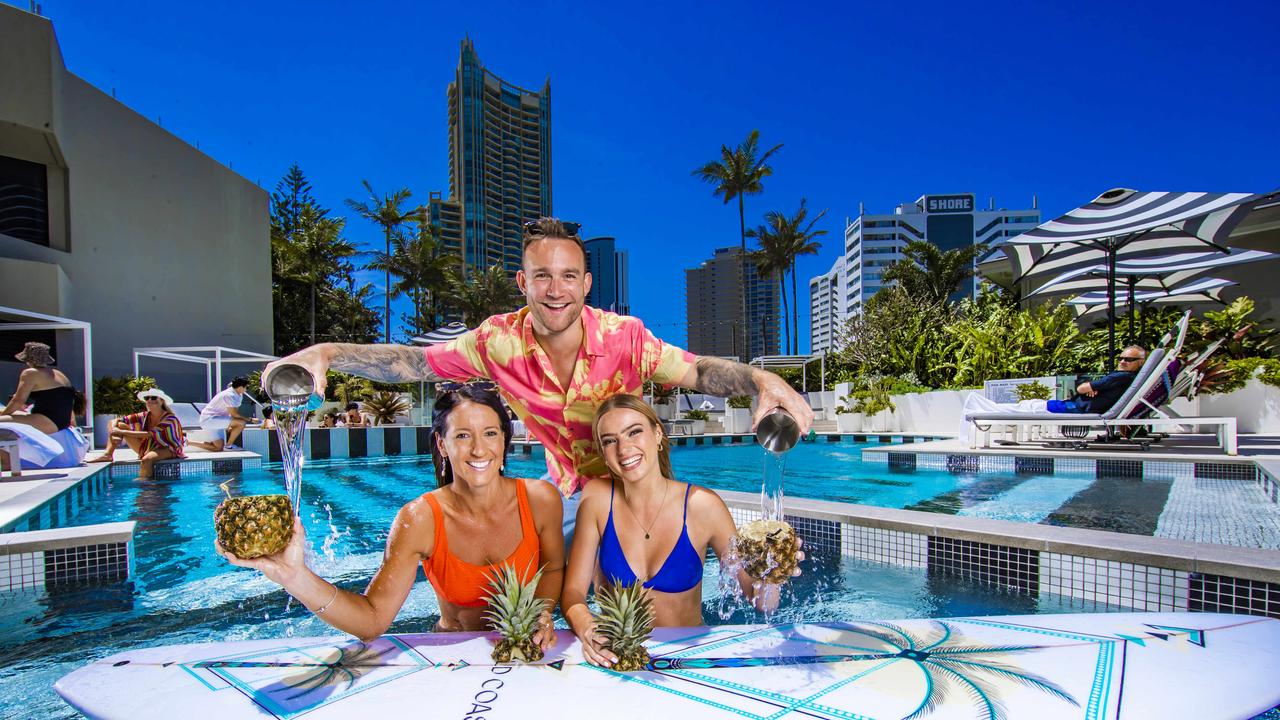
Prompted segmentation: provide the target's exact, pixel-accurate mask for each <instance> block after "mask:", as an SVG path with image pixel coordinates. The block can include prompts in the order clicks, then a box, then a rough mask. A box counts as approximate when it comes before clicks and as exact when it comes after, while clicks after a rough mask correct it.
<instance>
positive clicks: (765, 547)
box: [737, 520, 800, 585]
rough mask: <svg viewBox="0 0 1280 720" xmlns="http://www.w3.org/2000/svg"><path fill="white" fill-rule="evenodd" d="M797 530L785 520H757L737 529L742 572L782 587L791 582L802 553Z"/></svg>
mask: <svg viewBox="0 0 1280 720" xmlns="http://www.w3.org/2000/svg"><path fill="white" fill-rule="evenodd" d="M797 538H798V536H797V535H796V531H795V528H793V527H791V525H790V524H788V523H787V522H786V521H784V520H756V521H755V522H751V523H747V524H746V525H743V526H742V527H741V528H738V541H737V550H738V557H739V558H741V559H742V563H743V569H744V570H746V571H747V574H748V575H750V576H751V577H753V578H755V579H757V580H763V581H764V582H767V583H771V584H774V585H780V584H782V583H784V582H786V581H787V580H790V579H791V573H792V572H793V571H795V569H796V565H797V564H799V560H797V559H796V554H797V552H798V551H799V549H800V546H799V544H798V542H797Z"/></svg>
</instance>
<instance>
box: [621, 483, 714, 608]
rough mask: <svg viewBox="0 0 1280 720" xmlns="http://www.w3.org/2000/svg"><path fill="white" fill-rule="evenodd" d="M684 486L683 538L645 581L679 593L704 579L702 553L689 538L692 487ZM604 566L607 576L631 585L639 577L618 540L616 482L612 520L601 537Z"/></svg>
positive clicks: (659, 589)
mask: <svg viewBox="0 0 1280 720" xmlns="http://www.w3.org/2000/svg"><path fill="white" fill-rule="evenodd" d="M690 487H691V486H689V485H685V488H684V528H683V529H682V530H681V531H680V539H679V540H677V541H676V546H675V547H674V548H672V549H671V554H670V555H668V556H667V559H666V561H665V562H663V563H662V567H661V568H659V570H658V572H657V573H656V574H655V575H654V576H653V577H652V578H649V579H648V580H647V581H645V583H644V586H645V587H646V588H649V589H650V590H657V591H658V592H665V593H679V592H684V591H686V590H691V589H693V588H695V587H697V585H698V583H700V582H702V557H701V556H699V555H698V551H697V550H695V549H694V547H693V541H691V540H690V539H689V489H690ZM600 570H601V572H603V573H604V576H605V578H606V579H607V580H610V581H611V582H616V583H621V584H623V585H631V584H632V583H634V582H635V581H636V579H637V578H636V574H635V573H634V572H632V570H631V564H630V563H628V562H627V556H626V555H625V554H623V552H622V545H621V543H619V542H618V532H617V531H616V530H614V529H613V486H612V485H611V486H610V488H609V521H608V522H607V523H605V526H604V535H603V536H602V537H601V538H600Z"/></svg>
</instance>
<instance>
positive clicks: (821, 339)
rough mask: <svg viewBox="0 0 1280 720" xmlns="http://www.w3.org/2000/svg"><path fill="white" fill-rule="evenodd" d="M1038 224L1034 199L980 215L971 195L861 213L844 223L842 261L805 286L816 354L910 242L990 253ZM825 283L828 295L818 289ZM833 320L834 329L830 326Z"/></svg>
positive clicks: (878, 285)
mask: <svg viewBox="0 0 1280 720" xmlns="http://www.w3.org/2000/svg"><path fill="white" fill-rule="evenodd" d="M1039 224H1040V210H1039V209H1038V208H1037V203H1036V201H1035V199H1034V198H1033V199H1032V202H1031V208H1030V209H1025V210H1009V209H1007V208H998V209H997V208H996V207H995V201H994V199H993V200H991V201H990V202H989V206H988V208H987V209H985V210H979V209H977V207H976V198H975V197H974V195H973V194H971V193H961V194H954V195H922V196H920V198H919V199H917V200H916V201H915V202H913V203H903V204H901V205H899V206H898V207H897V208H895V209H894V211H893V213H891V214H885V215H869V214H866V213H865V212H860V213H859V215H858V216H857V217H856V218H853V219H851V220H847V221H846V222H845V230H844V255H843V257H841V258H840V260H838V261H837V263H836V265H835V266H833V267H832V269H831V270H830V271H828V272H827V273H826V274H824V275H821V276H819V277H816V278H814V279H813V280H811V281H810V282H809V289H810V294H809V297H810V300H809V303H810V307H809V310H810V317H811V318H812V330H811V337H812V338H813V343H814V344H813V348H814V351H815V352H818V351H819V348H820V347H831V346H832V342H833V339H834V340H837V341H838V338H839V334H840V333H839V325H840V324H842V323H843V322H844V321H845V320H847V319H848V318H849V316H851V315H853V314H854V313H857V312H861V310H862V306H863V304H864V303H865V302H866V301H867V300H869V299H870V298H871V296H872V295H875V294H876V293H877V292H879V290H880V289H881V288H883V287H885V286H886V285H888V284H890V283H885V282H884V281H883V279H882V276H883V274H884V271H885V269H886V268H887V267H888V266H890V265H892V264H893V263H895V262H897V261H899V260H902V259H903V258H904V255H903V250H905V249H906V246H907V243H908V242H910V241H912V240H924V241H927V242H931V243H933V244H934V245H937V246H938V247H939V248H941V249H943V250H953V249H956V248H960V247H967V246H971V245H975V244H977V243H986V244H987V246H988V248H989V249H995V248H997V247H999V246H1000V245H1002V244H1003V243H1004V242H1005V241H1006V240H1007V239H1008V238H1010V237H1013V236H1015V235H1020V234H1022V233H1024V232H1026V231H1028V230H1030V229H1032V228H1034V227H1036V226H1037V225H1039ZM837 267H842V272H843V278H842V279H841V280H840V282H839V283H835V282H832V278H830V275H831V273H832V272H835V271H836V268H837ZM824 279H825V280H824ZM978 282H979V280H978V278H977V277H976V276H975V278H974V280H973V284H972V285H971V286H970V287H968V288H966V289H965V291H964V294H966V295H973V294H975V293H976V292H977V287H978ZM824 284H825V287H826V288H828V290H824V289H822V288H823V286H824ZM836 288H838V291H839V293H840V298H839V302H834V301H832V300H830V299H829V298H828V297H827V293H828V292H829V291H830V290H829V289H836ZM833 320H834V323H835V325H836V327H835V328H834V330H833V329H831V327H830V325H831V324H832V321H833Z"/></svg>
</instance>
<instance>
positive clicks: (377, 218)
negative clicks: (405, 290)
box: [347, 180, 422, 343]
mask: <svg viewBox="0 0 1280 720" xmlns="http://www.w3.org/2000/svg"><path fill="white" fill-rule="evenodd" d="M360 184H362V185H364V189H365V191H366V192H368V193H369V199H368V200H366V201H364V202H360V201H357V200H352V199H348V200H347V207H349V208H351V209H352V210H354V211H355V212H356V214H358V215H359V216H360V217H362V218H364V219H365V220H368V221H369V222H371V223H373V224H374V225H377V226H379V227H381V228H382V234H383V237H384V238H385V239H386V241H387V247H386V253H387V255H390V254H391V238H392V237H394V236H395V234H396V232H397V231H398V230H399V229H400V226H402V225H404V224H405V222H407V221H408V220H410V219H411V218H412V217H414V216H415V215H417V214H419V213H421V212H422V208H413V209H412V210H408V211H405V210H401V209H400V206H401V205H402V204H404V203H405V202H406V201H408V200H409V198H410V197H412V196H413V193H411V192H409V188H400V189H399V190H396V191H395V192H393V193H391V194H390V195H383V196H381V197H379V196H378V194H377V193H376V192H374V191H373V186H372V185H370V184H369V181H368V180H361V181H360ZM383 276H384V277H383V280H384V282H383V287H384V288H385V289H386V298H385V300H384V305H383V313H384V314H385V315H386V323H387V330H386V341H387V342H388V343H389V342H391V271H390V270H389V269H384V270H383Z"/></svg>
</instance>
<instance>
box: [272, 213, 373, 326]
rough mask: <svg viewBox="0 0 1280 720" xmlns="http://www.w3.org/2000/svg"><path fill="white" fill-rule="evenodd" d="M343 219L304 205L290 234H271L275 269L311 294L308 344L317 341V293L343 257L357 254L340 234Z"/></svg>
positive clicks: (337, 269) (342, 263) (339, 269)
mask: <svg viewBox="0 0 1280 720" xmlns="http://www.w3.org/2000/svg"><path fill="white" fill-rule="evenodd" d="M345 225H346V221H345V220H343V219H342V218H330V217H325V216H324V211H323V210H321V209H319V208H317V207H315V206H314V205H304V206H302V208H301V209H300V210H299V212H298V216H297V221H296V225H295V227H294V229H293V232H291V233H290V234H289V235H287V236H284V237H276V238H273V244H274V245H275V248H274V252H273V253H272V255H273V256H274V257H275V259H276V265H277V268H276V269H277V273H278V274H279V276H280V277H282V278H284V279H288V280H294V281H297V282H301V283H303V284H305V285H306V286H307V291H308V296H309V297H310V312H309V315H310V336H311V344H313V345H314V344H315V342H316V293H317V291H318V288H320V287H322V286H324V285H325V284H326V283H327V282H328V280H329V278H330V277H332V276H333V275H336V274H340V273H342V272H343V271H344V269H346V268H345V266H346V265H347V263H346V262H345V260H346V259H347V258H350V257H352V256H354V255H356V253H357V251H356V248H355V246H354V245H352V244H351V243H350V242H347V241H346V240H345V239H343V237H342V229H343V227H344V226H345Z"/></svg>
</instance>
